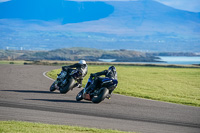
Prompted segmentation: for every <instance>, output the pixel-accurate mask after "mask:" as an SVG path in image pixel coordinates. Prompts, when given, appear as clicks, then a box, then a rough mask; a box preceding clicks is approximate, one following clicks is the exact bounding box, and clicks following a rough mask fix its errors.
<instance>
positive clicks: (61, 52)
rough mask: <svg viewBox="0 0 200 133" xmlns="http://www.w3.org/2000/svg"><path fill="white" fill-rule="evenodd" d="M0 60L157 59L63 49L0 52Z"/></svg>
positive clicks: (129, 53) (130, 53)
mask: <svg viewBox="0 0 200 133" xmlns="http://www.w3.org/2000/svg"><path fill="white" fill-rule="evenodd" d="M0 59H6V60H66V61H79V60H81V59H84V60H86V61H101V60H100V59H113V61H114V62H157V59H158V58H157V57H155V56H153V55H150V54H146V53H143V52H137V51H132V50H109V51H108V50H98V49H91V48H63V49H56V50H51V51H24V50H23V51H21V50H0Z"/></svg>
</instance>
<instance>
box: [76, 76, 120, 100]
mask: <svg viewBox="0 0 200 133" xmlns="http://www.w3.org/2000/svg"><path fill="white" fill-rule="evenodd" d="M94 79H95V78H94V77H91V76H90V77H89V79H88V82H87V84H86V85H85V88H84V89H82V90H81V91H80V92H79V93H78V94H77V96H76V101H81V100H83V99H84V100H89V101H92V102H93V103H100V102H102V101H103V100H104V99H105V98H108V94H109V91H111V90H114V89H115V88H116V86H117V84H118V81H117V80H116V79H108V78H105V79H103V80H102V82H101V83H100V85H99V86H95V88H94V89H88V87H89V86H90V85H91V84H93V82H94Z"/></svg>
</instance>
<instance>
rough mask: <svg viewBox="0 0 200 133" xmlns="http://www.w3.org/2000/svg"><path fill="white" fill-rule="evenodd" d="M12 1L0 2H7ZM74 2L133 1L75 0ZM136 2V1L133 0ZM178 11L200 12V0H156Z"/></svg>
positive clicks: (2, 0) (4, 0) (0, 0)
mask: <svg viewBox="0 0 200 133" xmlns="http://www.w3.org/2000/svg"><path fill="white" fill-rule="evenodd" d="M6 1H10V0H0V2H6ZM74 1H131V0H74ZM132 1H135V0H132ZM155 1H158V2H160V3H163V4H165V5H168V6H171V7H174V8H176V9H181V10H186V11H192V12H200V0H155Z"/></svg>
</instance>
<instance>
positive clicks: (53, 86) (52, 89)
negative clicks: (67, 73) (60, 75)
mask: <svg viewBox="0 0 200 133" xmlns="http://www.w3.org/2000/svg"><path fill="white" fill-rule="evenodd" d="M49 90H50V92H53V91H55V90H56V88H55V82H53V84H52V85H51V86H50V88H49Z"/></svg>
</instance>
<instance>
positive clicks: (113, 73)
mask: <svg viewBox="0 0 200 133" xmlns="http://www.w3.org/2000/svg"><path fill="white" fill-rule="evenodd" d="M107 76H108V77H110V78H113V79H117V71H116V68H115V67H114V66H110V67H109V68H108V73H107Z"/></svg>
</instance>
